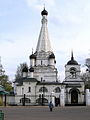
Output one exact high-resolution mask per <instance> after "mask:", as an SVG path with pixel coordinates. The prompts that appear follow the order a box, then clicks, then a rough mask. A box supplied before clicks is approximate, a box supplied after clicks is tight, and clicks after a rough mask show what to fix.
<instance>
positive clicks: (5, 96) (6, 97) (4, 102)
mask: <svg viewBox="0 0 90 120" xmlns="http://www.w3.org/2000/svg"><path fill="white" fill-rule="evenodd" d="M6 104H7V96H6V94H5V102H4V106H6Z"/></svg>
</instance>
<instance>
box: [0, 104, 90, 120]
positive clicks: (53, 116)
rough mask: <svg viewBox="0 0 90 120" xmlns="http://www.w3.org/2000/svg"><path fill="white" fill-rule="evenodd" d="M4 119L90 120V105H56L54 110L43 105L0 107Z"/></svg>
mask: <svg viewBox="0 0 90 120" xmlns="http://www.w3.org/2000/svg"><path fill="white" fill-rule="evenodd" d="M0 110H2V111H3V112H4V115H5V119H4V120H90V107H84V106H83V107H81V106H80V107H63V108H62V107H55V108H54V110H53V111H52V112H50V111H49V109H48V107H46V106H43V107H40V106H34V107H33V106H28V107H26V106H25V107H24V106H21V107H20V106H17V107H16V106H13V107H0Z"/></svg>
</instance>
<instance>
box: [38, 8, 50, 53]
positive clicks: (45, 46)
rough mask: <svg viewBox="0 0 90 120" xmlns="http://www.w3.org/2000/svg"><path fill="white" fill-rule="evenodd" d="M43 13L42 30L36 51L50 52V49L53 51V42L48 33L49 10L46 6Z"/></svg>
mask: <svg viewBox="0 0 90 120" xmlns="http://www.w3.org/2000/svg"><path fill="white" fill-rule="evenodd" d="M41 14H42V21H41V22H42V26H41V31H40V34H39V38H38V43H37V48H36V52H41V51H44V52H48V51H52V48H51V43H50V39H49V35H48V28H47V14H48V12H47V11H46V10H45V8H44V10H43V11H42V13H41Z"/></svg>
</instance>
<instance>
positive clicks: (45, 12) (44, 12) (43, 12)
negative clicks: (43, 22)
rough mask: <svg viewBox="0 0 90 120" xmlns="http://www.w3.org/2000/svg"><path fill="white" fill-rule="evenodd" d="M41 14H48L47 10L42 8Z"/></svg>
mask: <svg viewBox="0 0 90 120" xmlns="http://www.w3.org/2000/svg"><path fill="white" fill-rule="evenodd" d="M41 15H42V16H43V15H48V12H47V11H46V10H45V8H44V10H43V11H42V12H41Z"/></svg>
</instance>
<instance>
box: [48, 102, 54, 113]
mask: <svg viewBox="0 0 90 120" xmlns="http://www.w3.org/2000/svg"><path fill="white" fill-rule="evenodd" d="M53 107H54V106H53V103H52V101H50V103H49V109H50V111H51V112H52V110H53Z"/></svg>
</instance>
